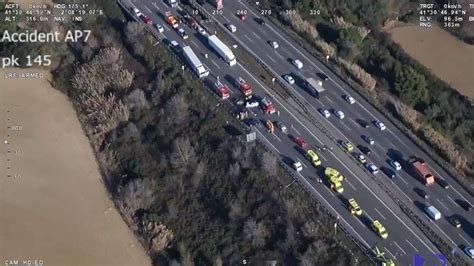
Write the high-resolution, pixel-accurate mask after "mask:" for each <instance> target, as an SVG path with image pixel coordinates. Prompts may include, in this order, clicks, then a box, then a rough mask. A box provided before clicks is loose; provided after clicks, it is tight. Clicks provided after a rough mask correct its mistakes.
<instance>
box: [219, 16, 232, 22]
mask: <svg viewBox="0 0 474 266" xmlns="http://www.w3.org/2000/svg"><path fill="white" fill-rule="evenodd" d="M221 17H222V18H223V19H224V20H225V21H227V22H228V23H230V19H228V18H227V16H221Z"/></svg>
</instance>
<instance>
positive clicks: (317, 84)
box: [304, 78, 325, 99]
mask: <svg viewBox="0 0 474 266" xmlns="http://www.w3.org/2000/svg"><path fill="white" fill-rule="evenodd" d="M304 84H305V86H306V88H307V89H308V90H309V91H310V93H311V94H312V95H313V96H314V97H316V98H317V99H319V98H320V97H321V95H322V94H323V93H324V91H325V89H324V88H323V86H322V85H323V83H322V82H321V81H320V80H316V79H315V78H307V79H306V80H305V82H304Z"/></svg>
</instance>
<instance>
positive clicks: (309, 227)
mask: <svg viewBox="0 0 474 266" xmlns="http://www.w3.org/2000/svg"><path fill="white" fill-rule="evenodd" d="M318 228H319V227H318V224H317V223H315V222H314V221H306V222H305V223H304V224H303V226H302V228H301V231H302V233H303V235H304V236H305V237H307V238H316V237H317V236H318V232H319V229H318Z"/></svg>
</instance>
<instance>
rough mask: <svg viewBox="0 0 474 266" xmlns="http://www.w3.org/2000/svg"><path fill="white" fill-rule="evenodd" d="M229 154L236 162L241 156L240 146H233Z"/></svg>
mask: <svg viewBox="0 0 474 266" xmlns="http://www.w3.org/2000/svg"><path fill="white" fill-rule="evenodd" d="M231 152H232V153H231V156H232V159H234V160H238V159H239V158H240V155H241V154H242V146H241V145H239V144H235V145H233V147H232V149H231Z"/></svg>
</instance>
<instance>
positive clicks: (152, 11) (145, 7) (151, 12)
mask: <svg viewBox="0 0 474 266" xmlns="http://www.w3.org/2000/svg"><path fill="white" fill-rule="evenodd" d="M145 8H146V10H148V11H149V12H150V13H153V11H151V9H149V8H148V7H147V6H145Z"/></svg>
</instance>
